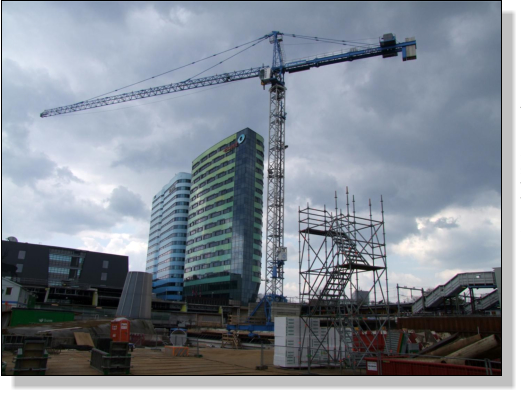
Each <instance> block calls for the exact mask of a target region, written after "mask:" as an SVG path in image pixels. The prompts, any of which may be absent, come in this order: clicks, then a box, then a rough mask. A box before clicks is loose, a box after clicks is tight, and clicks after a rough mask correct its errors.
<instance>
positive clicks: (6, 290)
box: [5, 287, 13, 296]
mask: <svg viewBox="0 0 521 396" xmlns="http://www.w3.org/2000/svg"><path fill="white" fill-rule="evenodd" d="M12 290H13V288H12V287H8V288H7V289H5V295H6V296H10V295H11V291H12Z"/></svg>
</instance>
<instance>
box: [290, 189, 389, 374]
mask: <svg viewBox="0 0 521 396" xmlns="http://www.w3.org/2000/svg"><path fill="white" fill-rule="evenodd" d="M380 204H381V219H380V220H376V219H374V218H373V214H372V207H371V200H369V217H360V216H357V215H356V211H355V198H354V196H353V197H352V203H351V205H350V204H349V192H348V190H347V188H346V213H343V212H342V210H339V209H338V201H337V196H336V193H335V211H334V212H328V211H327V210H326V208H325V207H324V208H323V209H313V208H310V207H309V205H308V207H306V208H305V209H303V210H300V208H299V274H300V276H299V295H300V302H301V304H303V306H305V304H309V309H308V310H307V311H305V312H303V313H302V314H301V317H302V319H303V321H304V322H305V331H304V335H303V338H304V339H303V340H302V345H307V346H308V347H307V350H306V348H304V350H303V352H302V353H307V355H306V356H305V359H303V361H306V362H307V363H308V365H309V366H311V365H313V364H318V363H320V364H323V363H324V362H328V363H333V364H343V365H344V366H347V367H351V368H353V369H356V368H361V367H365V361H364V358H365V357H369V356H374V355H375V354H376V353H378V352H379V351H380V352H384V351H388V348H387V346H386V331H387V329H388V328H389V320H390V319H389V293H388V280H387V257H386V245H385V227H384V210H383V199H381V201H380ZM350 206H351V207H350ZM317 321H319V322H320V327H318V326H317V325H316V323H317ZM306 338H307V339H306Z"/></svg>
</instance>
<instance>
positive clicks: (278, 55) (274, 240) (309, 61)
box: [40, 31, 416, 326]
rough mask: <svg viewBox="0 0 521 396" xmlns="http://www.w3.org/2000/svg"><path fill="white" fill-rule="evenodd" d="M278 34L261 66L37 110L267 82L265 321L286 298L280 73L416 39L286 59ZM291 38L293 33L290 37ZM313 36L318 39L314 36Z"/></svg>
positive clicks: (390, 49) (409, 46)
mask: <svg viewBox="0 0 521 396" xmlns="http://www.w3.org/2000/svg"><path fill="white" fill-rule="evenodd" d="M283 35H284V34H283V33H281V32H278V31H273V32H271V33H270V34H267V35H266V36H264V37H263V38H262V39H266V38H269V40H270V43H271V44H273V61H272V66H271V67H269V66H268V67H265V66H262V67H256V68H251V69H246V70H241V71H234V72H230V73H223V74H219V75H215V76H210V77H204V78H199V79H188V80H185V81H182V82H179V83H174V84H168V85H163V86H159V87H153V88H148V89H143V90H140V91H133V92H129V93H124V94H119V95H114V96H108V97H103V98H97V99H91V100H87V101H83V102H79V103H76V104H72V105H68V106H62V107H57V108H53V109H50V110H44V111H43V112H42V113H41V114H40V117H50V116H54V115H60V114H67V113H71V112H76V111H82V110H87V109H93V108H97V107H101V106H108V105H112V104H117V103H124V102H128V101H132V100H137V99H142V98H148V97H153V96H158V95H164V94H169V93H173V92H179V91H184V90H189V89H196V88H201V87H207V86H212V85H217V84H224V83H228V82H233V81H239V80H245V79H249V78H254V77H259V78H260V80H261V84H262V85H263V86H266V85H270V86H271V87H270V89H269V92H270V109H269V112H270V113H269V115H270V117H269V148H268V174H267V184H268V189H267V190H268V194H267V222H266V265H265V296H264V299H263V301H265V302H267V303H268V304H266V306H267V307H268V308H267V312H266V318H267V321H268V323H270V321H271V308H270V307H271V302H273V301H285V300H286V299H285V297H284V289H283V280H284V262H285V261H286V260H287V249H286V247H285V246H284V184H285V182H284V181H285V179H284V165H285V151H286V148H287V145H286V141H285V125H286V86H285V83H284V74H285V73H286V72H288V73H295V72H300V71H305V70H309V69H311V68H312V67H321V66H327V65H331V64H335V63H340V62H352V61H354V60H358V59H365V58H371V57H375V56H382V57H383V58H389V57H395V56H398V54H399V53H402V60H403V61H407V60H413V59H416V40H415V39H414V37H412V38H406V39H405V42H403V43H397V42H396V37H395V36H394V35H393V34H392V33H387V34H384V35H383V37H382V38H381V39H380V43H379V46H374V47H370V48H357V47H353V48H350V49H349V50H343V51H338V52H335V53H330V54H324V55H317V56H311V57H307V58H303V59H298V60H295V61H290V62H286V61H285V59H284V51H283V47H282V44H281V43H282V36H283ZM292 36H294V37H297V36H296V35H292ZM303 37H304V36H302V37H301V38H303ZM314 39H316V40H318V38H314ZM256 309H258V307H257V308H256ZM271 326H273V323H271Z"/></svg>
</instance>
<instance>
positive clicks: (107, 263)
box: [103, 260, 109, 269]
mask: <svg viewBox="0 0 521 396" xmlns="http://www.w3.org/2000/svg"><path fill="white" fill-rule="evenodd" d="M108 267H109V262H108V261H107V260H104V261H103V268H104V269H106V268H108Z"/></svg>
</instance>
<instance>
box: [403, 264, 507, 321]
mask: <svg viewBox="0 0 521 396" xmlns="http://www.w3.org/2000/svg"><path fill="white" fill-rule="evenodd" d="M489 287H490V288H496V287H497V285H496V277H495V275H494V272H492V271H490V272H467V273H462V274H457V275H456V276H454V277H453V278H452V279H451V280H449V281H448V282H447V283H445V284H444V285H440V286H438V287H437V288H436V289H434V290H433V291H432V292H430V293H429V294H428V295H427V296H425V308H426V309H428V308H435V307H437V306H439V305H441V304H442V303H443V301H444V300H445V299H446V298H450V297H455V296H457V295H458V294H460V293H461V292H462V291H463V290H465V289H467V288H489ZM422 310H423V302H422V299H421V298H420V299H418V300H417V301H416V302H415V303H414V305H413V306H412V313H419V312H421V311H422Z"/></svg>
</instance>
